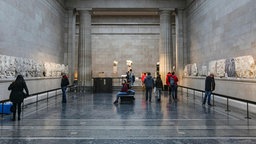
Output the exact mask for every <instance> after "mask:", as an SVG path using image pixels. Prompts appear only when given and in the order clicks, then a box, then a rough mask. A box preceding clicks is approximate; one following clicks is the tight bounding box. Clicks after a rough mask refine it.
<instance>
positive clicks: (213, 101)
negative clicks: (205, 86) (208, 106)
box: [212, 94, 215, 106]
mask: <svg viewBox="0 0 256 144" xmlns="http://www.w3.org/2000/svg"><path fill="white" fill-rule="evenodd" d="M212 106H215V100H214V94H213V95H212Z"/></svg>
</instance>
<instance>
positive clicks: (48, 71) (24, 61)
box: [0, 55, 68, 79]
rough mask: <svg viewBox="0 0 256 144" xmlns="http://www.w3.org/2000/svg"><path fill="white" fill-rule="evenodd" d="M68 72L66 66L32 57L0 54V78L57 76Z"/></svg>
mask: <svg viewBox="0 0 256 144" xmlns="http://www.w3.org/2000/svg"><path fill="white" fill-rule="evenodd" d="M61 73H68V66H65V65H64V64H56V63H49V62H44V63H43V62H37V61H35V60H33V59H28V58H21V57H12V56H6V55H0V79H6V78H14V77H16V76H17V75H18V74H21V75H23V76H24V77H57V76H61Z"/></svg>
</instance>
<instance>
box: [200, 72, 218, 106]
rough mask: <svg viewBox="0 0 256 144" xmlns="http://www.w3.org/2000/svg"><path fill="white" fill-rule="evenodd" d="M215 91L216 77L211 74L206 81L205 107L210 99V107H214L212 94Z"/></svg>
mask: <svg viewBox="0 0 256 144" xmlns="http://www.w3.org/2000/svg"><path fill="white" fill-rule="evenodd" d="M214 90H215V80H214V75H213V74H212V73H211V74H210V75H209V76H207V77H206V79H205V95H204V101H203V105H205V102H206V99H207V97H208V106H212V104H211V94H212V91H214Z"/></svg>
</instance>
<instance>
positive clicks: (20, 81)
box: [8, 75, 29, 121]
mask: <svg viewBox="0 0 256 144" xmlns="http://www.w3.org/2000/svg"><path fill="white" fill-rule="evenodd" d="M24 89H25V91H26V93H24V92H23V90H24ZM8 90H11V94H10V101H11V102H12V103H13V110H14V111H13V118H12V120H13V121H15V116H16V107H17V105H18V120H20V114H21V103H22V102H23V100H24V98H25V97H26V96H28V95H29V92H28V88H27V85H26V82H25V80H24V78H23V76H22V75H18V76H17V78H16V80H15V81H14V82H12V83H11V85H10V86H9V87H8Z"/></svg>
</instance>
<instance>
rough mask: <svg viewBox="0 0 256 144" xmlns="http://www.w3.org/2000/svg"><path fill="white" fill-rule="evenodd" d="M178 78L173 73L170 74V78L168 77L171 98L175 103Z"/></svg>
mask: <svg viewBox="0 0 256 144" xmlns="http://www.w3.org/2000/svg"><path fill="white" fill-rule="evenodd" d="M178 81H179V80H178V77H177V76H176V75H175V72H172V74H171V76H170V77H169V83H170V85H169V86H170V87H169V88H170V89H171V96H172V98H173V100H174V101H177V100H178V98H177V92H178V84H177V82H178Z"/></svg>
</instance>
